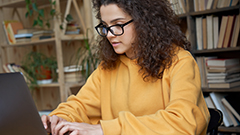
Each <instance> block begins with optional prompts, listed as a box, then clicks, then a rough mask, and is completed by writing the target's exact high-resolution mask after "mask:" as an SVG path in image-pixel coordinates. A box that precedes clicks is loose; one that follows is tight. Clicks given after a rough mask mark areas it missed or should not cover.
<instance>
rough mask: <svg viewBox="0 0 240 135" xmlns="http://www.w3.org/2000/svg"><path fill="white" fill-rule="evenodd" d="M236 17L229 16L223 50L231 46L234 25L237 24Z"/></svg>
mask: <svg viewBox="0 0 240 135" xmlns="http://www.w3.org/2000/svg"><path fill="white" fill-rule="evenodd" d="M235 17H236V16H235V15H234V16H229V17H228V23H227V27H226V33H225V36H224V42H223V45H222V47H223V48H227V47H229V44H230V41H231V40H230V39H231V33H232V31H233V26H234V25H233V23H234V22H235Z"/></svg>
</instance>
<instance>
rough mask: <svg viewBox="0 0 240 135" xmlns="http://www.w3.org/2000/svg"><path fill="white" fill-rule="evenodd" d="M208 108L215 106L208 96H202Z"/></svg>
mask: <svg viewBox="0 0 240 135" xmlns="http://www.w3.org/2000/svg"><path fill="white" fill-rule="evenodd" d="M204 99H205V102H206V104H207V107H208V108H216V106H215V105H214V103H213V101H212V99H211V97H210V96H207V97H204Z"/></svg>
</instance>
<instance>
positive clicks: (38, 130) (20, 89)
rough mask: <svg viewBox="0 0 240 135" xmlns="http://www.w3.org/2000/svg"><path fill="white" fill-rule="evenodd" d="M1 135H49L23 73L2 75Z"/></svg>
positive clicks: (0, 75) (0, 98)
mask: <svg viewBox="0 0 240 135" xmlns="http://www.w3.org/2000/svg"><path fill="white" fill-rule="evenodd" d="M0 134H1V135H47V132H46V130H45V129H44V127H43V124H42V121H41V118H40V115H39V113H38V110H37V108H36V106H35V103H34V101H33V99H32V96H31V94H30V91H29V88H28V86H27V84H26V82H25V80H24V78H23V76H22V74H21V73H18V72H17V73H3V74H0Z"/></svg>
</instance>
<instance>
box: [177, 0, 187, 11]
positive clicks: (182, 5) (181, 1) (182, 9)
mask: <svg viewBox="0 0 240 135" xmlns="http://www.w3.org/2000/svg"><path fill="white" fill-rule="evenodd" d="M178 3H179V6H180V10H181V13H182V14H184V13H186V4H185V1H184V0H178Z"/></svg>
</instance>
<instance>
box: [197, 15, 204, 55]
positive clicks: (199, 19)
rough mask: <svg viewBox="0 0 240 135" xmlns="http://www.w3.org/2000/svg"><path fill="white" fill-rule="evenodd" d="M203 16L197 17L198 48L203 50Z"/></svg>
mask: <svg viewBox="0 0 240 135" xmlns="http://www.w3.org/2000/svg"><path fill="white" fill-rule="evenodd" d="M202 33H203V32H202V17H197V18H196V35H197V50H203V36H202Z"/></svg>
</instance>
